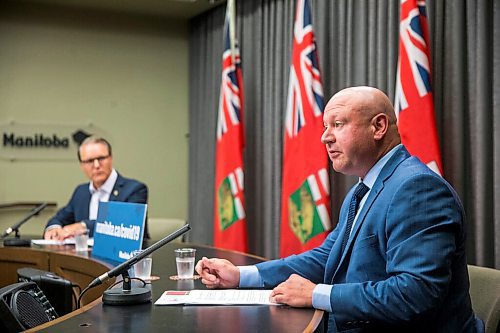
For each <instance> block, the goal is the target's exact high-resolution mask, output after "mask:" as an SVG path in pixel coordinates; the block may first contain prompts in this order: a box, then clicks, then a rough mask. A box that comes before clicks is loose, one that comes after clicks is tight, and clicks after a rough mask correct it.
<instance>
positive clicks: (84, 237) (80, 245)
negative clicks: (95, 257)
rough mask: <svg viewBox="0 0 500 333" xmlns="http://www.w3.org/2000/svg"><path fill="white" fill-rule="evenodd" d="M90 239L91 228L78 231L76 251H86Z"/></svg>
mask: <svg viewBox="0 0 500 333" xmlns="http://www.w3.org/2000/svg"><path fill="white" fill-rule="evenodd" d="M88 240H89V230H88V229H83V230H80V231H78V232H77V233H76V234H75V251H76V252H84V251H87V250H88V249H89V247H88Z"/></svg>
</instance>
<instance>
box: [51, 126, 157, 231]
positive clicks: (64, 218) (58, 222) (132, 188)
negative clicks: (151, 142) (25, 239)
mask: <svg viewBox="0 0 500 333" xmlns="http://www.w3.org/2000/svg"><path fill="white" fill-rule="evenodd" d="M78 160H79V161H80V166H81V168H82V170H83V173H84V174H85V175H86V176H87V177H88V178H89V179H90V183H85V184H81V185H78V186H77V188H76V189H75V191H74V192H73V195H72V196H71V199H70V200H69V203H68V204H67V205H66V206H65V207H63V208H61V209H60V210H59V211H58V212H57V214H56V215H55V216H54V217H52V218H51V219H50V220H49V222H47V226H46V227H45V232H44V238H45V239H55V240H63V239H65V238H67V237H71V236H73V235H74V234H75V233H77V232H78V231H81V230H83V229H89V231H90V235H91V236H92V233H93V230H94V223H95V220H96V218H97V210H98V207H99V201H104V202H107V201H122V202H135V203H142V204H145V203H147V201H148V188H147V187H146V185H145V184H143V183H141V182H139V181H137V180H134V179H129V178H125V177H122V176H121V175H120V174H119V173H118V172H116V170H115V169H113V156H112V153H111V145H110V144H109V142H108V141H106V140H105V139H103V138H99V137H93V136H91V137H88V138H86V139H85V140H84V141H83V142H82V144H81V145H80V147H79V149H78ZM144 238H149V235H148V228H147V223H146V225H145V230H144Z"/></svg>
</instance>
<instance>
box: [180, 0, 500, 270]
mask: <svg viewBox="0 0 500 333" xmlns="http://www.w3.org/2000/svg"><path fill="white" fill-rule="evenodd" d="M311 5H312V9H313V25H314V29H315V34H316V40H317V45H318V50H319V54H318V55H319V61H320V69H321V74H322V79H323V88H324V94H325V101H327V100H328V99H329V98H330V97H331V96H332V95H333V94H334V93H335V92H337V91H338V90H340V89H342V88H345V87H348V86H354V85H370V86H375V87H378V88H380V89H382V90H383V91H385V92H386V93H387V94H388V95H389V97H390V98H391V99H393V97H394V87H395V75H396V63H397V54H398V29H399V5H400V4H399V1H397V0H316V1H314V0H313V1H311ZM236 7H237V18H236V20H237V33H236V35H237V36H238V39H239V42H240V51H241V56H242V65H243V80H244V93H245V103H244V107H245V119H244V120H245V134H246V151H245V190H246V203H247V207H246V210H247V221H248V229H249V244H250V252H251V253H254V254H257V255H261V256H264V257H268V258H276V257H277V256H278V253H279V228H280V221H281V219H280V192H281V160H282V143H283V122H284V114H285V106H286V94H287V87H288V75H289V66H290V54H291V41H292V26H293V18H294V11H295V1H291V0H254V1H237V2H236ZM427 12H428V18H429V23H430V35H431V42H430V48H431V64H432V65H431V66H432V83H433V90H434V102H435V114H436V121H437V126H438V134H439V139H440V145H441V153H442V158H443V165H444V177H445V178H446V179H447V180H448V181H449V182H450V183H451V184H452V185H453V186H454V187H455V189H456V190H457V191H458V193H459V195H460V197H461V199H462V201H463V203H464V207H465V210H466V213H467V217H468V224H467V226H468V243H467V246H468V258H469V263H471V264H476V265H481V266H490V267H496V268H500V232H499V230H500V185H499V184H498V182H499V180H500V166H499V165H500V163H499V159H500V149H499V145H500V111H499V108H500V2H499V1H495V0H487V1H475V0H462V1H459V0H457V1H455V0H446V1H442V0H434V1H430V0H428V1H427ZM224 14H225V5H221V6H220V7H217V8H215V9H214V10H212V11H210V12H208V13H205V14H203V15H201V16H199V17H196V18H195V19H193V20H192V21H191V22H190V37H189V38H190V51H189V54H190V59H189V63H190V73H189V80H190V106H189V110H190V125H189V126H190V152H189V157H190V170H189V176H190V177H189V179H190V183H189V201H190V203H189V222H190V223H191V225H192V226H193V230H192V232H191V235H190V238H189V240H190V241H193V242H197V243H203V244H211V243H212V228H213V209H214V208H213V205H214V203H213V197H214V184H213V183H214V157H215V127H216V116H217V107H218V99H219V88H220V78H221V60H222V27H223V22H224ZM318 140H319V138H318ZM330 171H331V174H330V175H331V185H332V187H331V192H332V219H333V222H334V225H335V224H336V219H337V217H338V210H339V208H340V203H341V202H342V199H343V197H344V195H345V194H346V192H347V190H348V189H349V188H350V186H351V185H352V184H353V183H354V182H355V181H356V179H354V178H353V177H346V176H343V175H341V174H338V173H335V172H334V171H332V170H330Z"/></svg>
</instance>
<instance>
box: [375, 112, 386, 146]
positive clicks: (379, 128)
mask: <svg viewBox="0 0 500 333" xmlns="http://www.w3.org/2000/svg"><path fill="white" fill-rule="evenodd" d="M372 126H373V129H374V132H373V138H374V139H375V140H381V139H382V138H383V137H384V136H385V133H387V129H388V128H389V117H387V115H386V114H384V113H379V114H377V115H376V116H375V117H373V118H372Z"/></svg>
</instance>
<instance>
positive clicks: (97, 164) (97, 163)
mask: <svg viewBox="0 0 500 333" xmlns="http://www.w3.org/2000/svg"><path fill="white" fill-rule="evenodd" d="M92 165H93V166H94V167H95V168H98V167H99V166H100V165H101V162H99V159H97V158H94V160H93V161H92Z"/></svg>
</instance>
